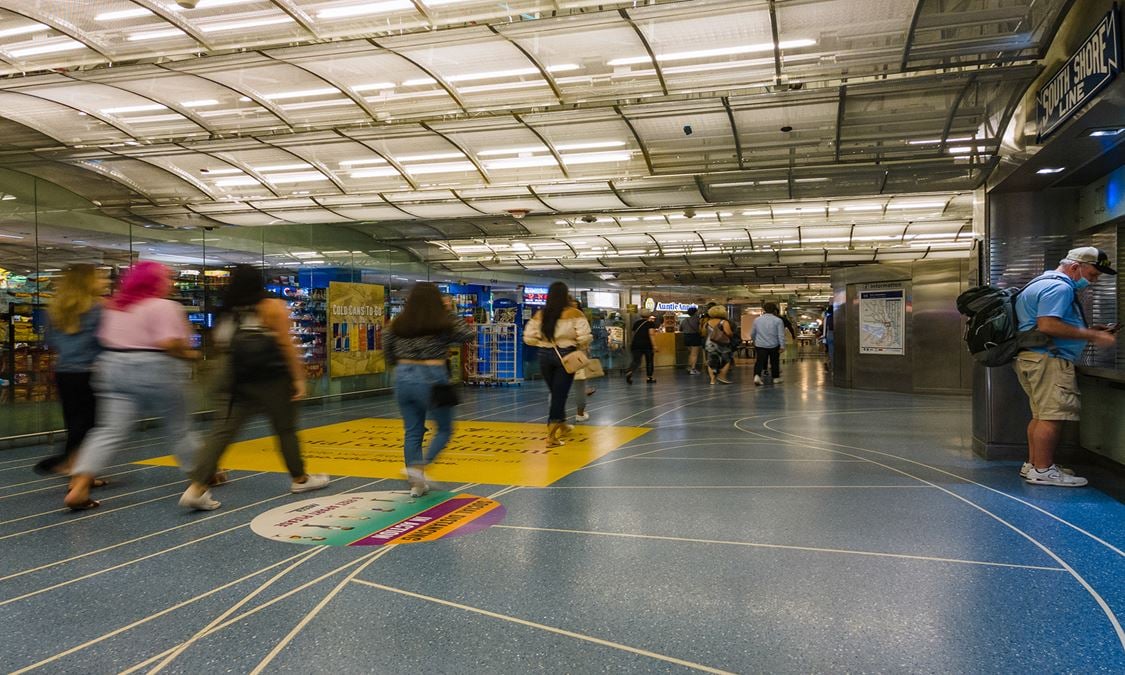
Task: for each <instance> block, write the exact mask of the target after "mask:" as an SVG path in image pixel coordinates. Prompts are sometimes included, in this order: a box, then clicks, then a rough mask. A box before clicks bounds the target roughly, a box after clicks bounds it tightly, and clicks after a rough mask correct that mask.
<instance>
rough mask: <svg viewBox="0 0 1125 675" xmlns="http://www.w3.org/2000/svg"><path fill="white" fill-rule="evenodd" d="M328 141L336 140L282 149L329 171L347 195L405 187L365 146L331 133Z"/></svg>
mask: <svg viewBox="0 0 1125 675" xmlns="http://www.w3.org/2000/svg"><path fill="white" fill-rule="evenodd" d="M331 138H335V139H336V140H335V141H330V140H328V139H327V138H325V139H320V140H313V141H310V142H308V143H300V144H295V145H286V146H285V148H286V150H288V151H289V152H292V153H293V154H294V155H296V156H297V157H300V158H302V159H305V160H307V161H309V162H313V163H316V164H319V165H321V166H323V167H325V168H326V169H327V170H328V171H331V172H332V175H333V176H335V178H336V180H337V181H339V182H340V183H341V184H342V185H343V186H344V188H345V189H346V190H348V191H349V192H351V191H354V192H375V191H382V190H402V189H407V188H408V187H409V184H408V183H407V182H406V180H405V179H404V178H403V177H402V174H400V173H399V172H398V170H397V169H395V168H394V167H393V166H391V165H390V164H389V163H388V162H387V160H385V159H383V158H382V157H380V156H379V155H378V154H377V153H375V152H372V151H371V149H370V148H368V147H367V146H365V145H363V144H362V143H359V142H355V141H348V140H340V138H339V137H338V136H336V135H335V134H333V135H332V136H331ZM318 187H319V186H318ZM318 192H323V190H318ZM352 199H353V201H354V198H352Z"/></svg>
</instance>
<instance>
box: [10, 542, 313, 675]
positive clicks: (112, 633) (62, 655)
mask: <svg viewBox="0 0 1125 675" xmlns="http://www.w3.org/2000/svg"><path fill="white" fill-rule="evenodd" d="M309 555H310V552H308V551H304V552H301V553H298V554H296V555H292V556H289V557H288V558H285V559H283V560H279V561H277V562H275V563H273V564H272V565H269V566H267V567H263V568H262V569H260V570H256V571H254V572H251V573H249V574H247V575H245V576H242V577H239V578H238V579H235V580H234V581H230V582H227V583H225V584H223V585H222V586H218V587H216V588H213V589H211V590H209V591H206V592H203V593H200V594H198V595H195V596H192V598H191V599H189V600H184V601H183V602H180V603H177V604H175V605H172V606H171V607H168V608H166V609H162V610H160V611H159V612H157V613H155V614H150V615H148V616H146V617H144V618H143V619H138V620H136V621H134V622H132V623H130V624H128V625H125V626H122V627H121V628H118V629H116V630H113V631H110V632H109V633H106V634H105V635H102V636H100V637H97V638H94V639H93V640H88V641H86V642H83V643H82V644H80V645H75V646H74V647H71V648H70V649H67V650H66V651H62V652H59V653H58V654H55V655H54V656H51V657H48V658H46V659H43V660H42V661H38V662H36V663H33V664H31V665H29V666H25V667H23V668H20V669H19V670H17V671H14V672H12V673H11V675H22V674H23V673H27V672H30V671H32V670H35V669H37V668H42V667H43V666H45V665H48V664H50V663H54V662H55V661H58V660H59V659H61V658H65V657H67V656H69V655H71V654H74V653H75V652H79V651H82V650H83V649H86V648H87V647H91V646H93V645H96V644H98V643H99V642H102V641H103V640H108V639H109V638H111V637H114V636H115V635H120V634H121V633H124V632H126V631H130V630H132V629H134V628H136V627H137V626H141V625H143V624H146V623H148V622H149V621H152V620H153V619H158V618H160V617H162V616H164V615H165V614H168V613H170V612H174V611H176V610H177V609H180V608H181V607H186V606H187V605H190V604H192V603H194V602H198V601H200V600H202V599H204V598H206V597H209V596H211V595H214V594H215V593H219V592H221V591H224V590H226V589H228V588H230V587H232V586H235V585H238V584H240V583H242V582H243V581H246V580H247V579H252V578H254V577H256V576H258V575H259V574H263V573H265V572H268V571H270V570H271V569H273V568H275V567H279V566H281V565H284V564H285V563H287V562H290V561H292V560H296V559H297V558H300V557H302V556H306V557H307V556H309Z"/></svg>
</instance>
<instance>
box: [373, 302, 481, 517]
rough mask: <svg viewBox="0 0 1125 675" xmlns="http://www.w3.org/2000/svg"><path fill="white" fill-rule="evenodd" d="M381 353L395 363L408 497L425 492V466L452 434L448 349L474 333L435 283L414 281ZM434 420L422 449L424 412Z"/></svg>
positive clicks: (386, 336) (396, 390)
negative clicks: (451, 306)
mask: <svg viewBox="0 0 1125 675" xmlns="http://www.w3.org/2000/svg"><path fill="white" fill-rule="evenodd" d="M383 335H384V336H385V340H386V342H385V344H384V347H385V349H384V352H383V353H384V355H385V356H386V358H387V363H388V364H392V365H394V366H395V400H396V401H397V402H398V409H399V411H400V412H401V413H402V426H403V432H404V433H403V445H402V454H403V459H404V461H405V462H406V477H407V480H408V481H409V482H410V496H411V497H421V496H422V495H424V494H426V492H428V491H429V489H430V486H429V485H427V484H426V474H425V469H426V465H428V464H429V463H430V462H432V461H434V459H436V458H437V456H438V454H439V453H440V452H441V451H442V450H444V449H445V446H446V445H448V444H449V439H450V438H451V437H452V436H453V403H455V401H454V400H453V398H452V397H453V393H452V391H451V390H450V388H449V387H450V384H449V369H448V367H447V365H446V360H447V359H448V357H449V348H450V347H451V346H453V345H460V344H464V343H466V342H469V341H470V340H472V339H474V337H475V336H476V332H475V331H474V330H473V329H472V328H471V327H470V326H468V325H466V324H465V321H464V320H463V319H461V317H459V316H457V315H455V314H454V313H453V312H452V311H451V309H450V306H449V305H448V304H446V302H445V301H444V300H443V299H442V297H441V291H440V290H438V287H437V286H435V285H433V284H431V283H426V282H418V283H417V284H415V285H414V288H412V289H410V295H409V296H407V298H406V304H404V305H403V307H402V313H401V314H399V315H398V316H397V317H395V319H394V321H392V322H391V325H390V326H388V327H387V330H386V331H384V333H383ZM427 416H429V417H431V418H433V420H434V421H435V422H436V423H437V431H435V432H434V435H433V438H431V439H430V445H429V447H428V448H426V454H425V455H423V454H422V437H423V436H425V434H426V417H427Z"/></svg>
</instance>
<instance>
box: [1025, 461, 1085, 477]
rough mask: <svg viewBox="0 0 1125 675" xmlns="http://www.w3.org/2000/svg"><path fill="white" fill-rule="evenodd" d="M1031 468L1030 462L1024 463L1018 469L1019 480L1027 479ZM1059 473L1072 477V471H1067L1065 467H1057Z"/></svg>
mask: <svg viewBox="0 0 1125 675" xmlns="http://www.w3.org/2000/svg"><path fill="white" fill-rule="evenodd" d="M1032 466H1033V465H1032V463H1031V462H1024V463H1023V466H1021V467H1020V478H1027V472H1028V471H1031V468H1032ZM1055 466H1059V465H1058V464H1056V465H1055ZM1059 471H1062V472H1063V473H1065V474H1066V475H1068V476H1073V475H1074V469H1068V468H1067V467H1065V466H1059Z"/></svg>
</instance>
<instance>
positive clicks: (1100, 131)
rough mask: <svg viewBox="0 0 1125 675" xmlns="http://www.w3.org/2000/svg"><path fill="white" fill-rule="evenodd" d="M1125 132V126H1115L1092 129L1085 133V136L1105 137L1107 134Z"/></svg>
mask: <svg viewBox="0 0 1125 675" xmlns="http://www.w3.org/2000/svg"><path fill="white" fill-rule="evenodd" d="M1123 133H1125V127H1114V128H1107V129H1090V130H1089V131H1087V132H1085V133H1083V134H1082V135H1083V136H1090V137H1091V138H1105V137H1106V136H1120V135H1121V134H1123Z"/></svg>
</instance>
